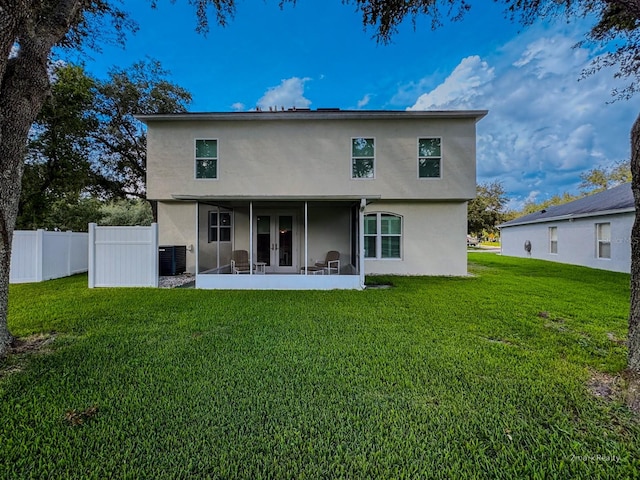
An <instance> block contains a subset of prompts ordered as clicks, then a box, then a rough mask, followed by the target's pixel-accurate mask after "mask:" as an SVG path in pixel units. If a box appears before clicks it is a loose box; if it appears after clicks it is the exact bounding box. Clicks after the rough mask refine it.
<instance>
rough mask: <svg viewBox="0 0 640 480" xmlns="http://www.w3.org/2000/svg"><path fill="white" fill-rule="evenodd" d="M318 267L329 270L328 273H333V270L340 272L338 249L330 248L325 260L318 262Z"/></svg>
mask: <svg viewBox="0 0 640 480" xmlns="http://www.w3.org/2000/svg"><path fill="white" fill-rule="evenodd" d="M315 266H316V267H318V268H321V269H323V270H324V271H326V272H327V275H331V272H335V273H336V274H338V275H339V274H340V252H338V251H336V250H329V251H328V252H327V256H326V258H325V259H324V262H316V265H315Z"/></svg>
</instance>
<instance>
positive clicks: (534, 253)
mask: <svg viewBox="0 0 640 480" xmlns="http://www.w3.org/2000/svg"><path fill="white" fill-rule="evenodd" d="M634 216H635V214H634V213H633V212H628V213H619V214H611V215H601V216H591V217H585V218H576V219H572V220H562V221H555V222H544V223H536V224H529V225H515V226H511V227H503V228H502V229H501V232H500V236H501V242H502V254H503V255H507V256H511V257H531V258H538V259H542V260H549V261H552V262H560V263H570V264H573V265H583V266H585V267H591V268H599V269H602V270H611V271H614V272H626V273H629V271H630V267H631V243H630V239H631V227H632V226H633V220H634ZM598 223H610V224H611V258H610V259H604V258H598V257H597V254H596V248H597V239H596V224H598ZM549 227H557V234H558V253H555V254H554V253H550V251H549V250H550V249H549ZM527 240H528V241H529V242H531V253H530V254H528V253H527V252H526V251H525V249H524V244H525V242H526V241H527Z"/></svg>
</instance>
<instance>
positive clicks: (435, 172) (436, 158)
mask: <svg viewBox="0 0 640 480" xmlns="http://www.w3.org/2000/svg"><path fill="white" fill-rule="evenodd" d="M441 144H442V140H441V139H440V138H419V139H418V178H440V177H441V168H442V148H441V147H442V145H441Z"/></svg>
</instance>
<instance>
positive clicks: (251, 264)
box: [249, 200, 253, 275]
mask: <svg viewBox="0 0 640 480" xmlns="http://www.w3.org/2000/svg"><path fill="white" fill-rule="evenodd" d="M249 275H253V200H252V201H250V202H249Z"/></svg>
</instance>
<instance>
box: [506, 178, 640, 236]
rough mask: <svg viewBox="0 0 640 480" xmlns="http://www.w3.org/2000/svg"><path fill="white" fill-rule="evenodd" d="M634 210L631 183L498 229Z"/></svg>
mask: <svg viewBox="0 0 640 480" xmlns="http://www.w3.org/2000/svg"><path fill="white" fill-rule="evenodd" d="M634 210H635V208H634V203H633V192H632V191H631V183H624V184H622V185H619V186H617V187H613V188H610V189H609V190H605V191H603V192H600V193H595V194H593V195H588V196H586V197H583V198H580V199H578V200H574V201H573V202H569V203H565V204H563V205H555V206H552V207H547V208H546V209H543V210H540V211H539V212H535V213H530V214H529V215H525V216H523V217H520V218H516V219H514V220H511V221H509V222H506V223H503V224H502V225H500V226H499V227H500V228H503V227H513V226H516V225H525V224H529V223H543V222H553V221H558V220H568V219H570V218H580V217H591V216H596V215H608V214H612V213H623V212H633V211H634Z"/></svg>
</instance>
